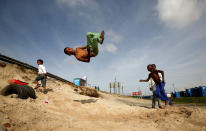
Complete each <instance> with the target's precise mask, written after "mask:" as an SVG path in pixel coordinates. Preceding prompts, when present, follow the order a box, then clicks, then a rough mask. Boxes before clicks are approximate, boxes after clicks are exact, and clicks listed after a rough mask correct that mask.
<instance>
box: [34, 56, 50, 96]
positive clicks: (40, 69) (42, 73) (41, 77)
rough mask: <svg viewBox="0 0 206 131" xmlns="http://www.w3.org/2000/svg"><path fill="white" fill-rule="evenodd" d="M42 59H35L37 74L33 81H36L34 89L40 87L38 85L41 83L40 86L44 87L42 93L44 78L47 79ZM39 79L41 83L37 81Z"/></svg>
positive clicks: (44, 85)
mask: <svg viewBox="0 0 206 131" xmlns="http://www.w3.org/2000/svg"><path fill="white" fill-rule="evenodd" d="M43 63H44V61H43V60H42V59H38V60H37V64H38V75H37V77H36V79H35V83H36V87H35V89H37V88H38V87H40V85H41V84H42V87H43V89H44V91H43V92H44V93H45V92H46V79H47V72H46V68H45V66H44V65H43ZM40 80H41V84H39V82H38V81H40Z"/></svg>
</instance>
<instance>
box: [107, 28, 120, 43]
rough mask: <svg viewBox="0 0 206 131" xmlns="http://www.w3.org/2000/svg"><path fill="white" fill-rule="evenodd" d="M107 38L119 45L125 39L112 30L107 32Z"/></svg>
mask: <svg viewBox="0 0 206 131" xmlns="http://www.w3.org/2000/svg"><path fill="white" fill-rule="evenodd" d="M106 37H107V39H108V40H109V41H111V42H114V43H118V42H120V41H121V40H122V39H123V37H122V36H121V35H119V34H117V33H116V32H114V31H111V30H110V31H107V32H106Z"/></svg>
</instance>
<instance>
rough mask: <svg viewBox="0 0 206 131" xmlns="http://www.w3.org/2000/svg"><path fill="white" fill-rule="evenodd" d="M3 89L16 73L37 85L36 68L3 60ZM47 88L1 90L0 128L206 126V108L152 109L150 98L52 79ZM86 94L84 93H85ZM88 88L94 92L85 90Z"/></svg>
mask: <svg viewBox="0 0 206 131" xmlns="http://www.w3.org/2000/svg"><path fill="white" fill-rule="evenodd" d="M0 74H1V75H0V89H2V88H3V87H5V86H6V85H7V81H8V80H9V79H11V78H15V79H19V80H22V81H25V82H28V83H29V85H30V86H34V85H33V84H32V81H33V80H34V79H35V76H36V74H35V72H33V71H31V70H27V69H24V68H21V67H19V66H16V65H12V64H7V65H6V66H5V67H1V66H0ZM47 87H48V89H49V91H48V93H47V94H43V93H41V92H40V91H39V90H37V91H36V95H37V99H31V98H28V99H26V100H23V99H17V98H11V97H10V96H1V95H0V130H6V129H8V130H18V131H28V130H31V131H36V130H42V131H44V130H46V131H50V130H51V131H67V130H69V131H79V130H80V131H82V130H83V131H85V130H86V131H108V130H112V131H113V130H114V131H136V130H140V131H144V130H146V131H148V130H149V131H153V130H154V131H162V130H163V131H165V130H169V131H174V130H185V131H187V130H192V131H197V130H198V131H199V130H200V131H201V130H202V131H205V130H206V122H205V121H206V108H199V107H176V106H173V107H168V108H167V109H165V110H162V109H151V101H148V100H137V99H134V98H130V97H120V96H117V95H111V94H106V93H102V92H99V96H101V97H98V98H96V92H97V91H96V90H93V89H91V88H87V87H82V88H79V89H78V90H77V92H76V91H74V89H76V88H75V87H73V86H71V85H69V84H66V83H63V82H60V81H56V80H54V79H51V78H50V79H48V82H47ZM80 94H84V95H80ZM85 94H87V95H89V96H93V97H89V96H85Z"/></svg>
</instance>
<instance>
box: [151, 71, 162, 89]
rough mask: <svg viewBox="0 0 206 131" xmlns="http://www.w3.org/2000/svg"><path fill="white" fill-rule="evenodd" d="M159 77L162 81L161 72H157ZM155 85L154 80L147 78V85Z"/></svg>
mask: <svg viewBox="0 0 206 131" xmlns="http://www.w3.org/2000/svg"><path fill="white" fill-rule="evenodd" d="M158 75H159V77H160V81H162V74H161V73H158ZM154 85H155V82H154V81H153V79H152V78H150V79H149V87H152V86H154Z"/></svg>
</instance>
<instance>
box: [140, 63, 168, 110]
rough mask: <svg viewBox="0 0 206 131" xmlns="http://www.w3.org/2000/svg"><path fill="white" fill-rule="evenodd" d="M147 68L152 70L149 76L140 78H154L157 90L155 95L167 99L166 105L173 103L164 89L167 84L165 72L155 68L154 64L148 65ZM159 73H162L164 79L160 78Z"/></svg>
mask: <svg viewBox="0 0 206 131" xmlns="http://www.w3.org/2000/svg"><path fill="white" fill-rule="evenodd" d="M147 70H148V71H149V72H150V74H149V76H148V78H147V79H146V80H140V82H148V81H149V80H150V78H152V80H153V81H154V82H155V84H156V91H155V92H154V93H155V95H156V96H157V97H159V98H160V99H161V100H163V101H165V106H167V105H168V104H170V105H172V102H171V101H170V99H169V98H168V97H167V94H166V93H165V90H164V86H165V79H164V72H163V71H161V70H156V69H155V68H153V66H152V65H148V66H147ZM158 73H161V75H162V81H161V80H160V77H159V75H158Z"/></svg>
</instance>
